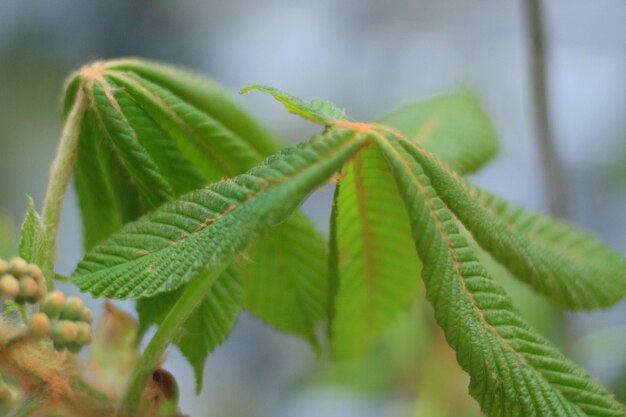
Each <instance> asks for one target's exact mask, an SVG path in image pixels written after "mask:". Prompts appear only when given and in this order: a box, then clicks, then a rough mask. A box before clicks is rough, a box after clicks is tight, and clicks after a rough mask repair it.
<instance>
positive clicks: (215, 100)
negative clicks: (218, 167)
mask: <svg viewBox="0 0 626 417" xmlns="http://www.w3.org/2000/svg"><path fill="white" fill-rule="evenodd" d="M102 65H103V67H104V68H106V69H109V70H117V71H122V72H130V73H134V74H137V75H139V76H140V77H142V78H143V79H145V80H148V81H150V82H151V83H153V84H156V85H159V86H161V87H163V88H165V89H167V90H169V91H171V92H172V93H173V94H175V95H176V96H178V97H180V99H181V100H183V101H185V102H187V103H189V104H191V105H192V106H194V107H196V108H197V109H198V110H200V111H202V112H203V113H205V114H208V115H210V116H211V117H212V118H214V119H215V120H217V121H219V122H220V123H221V124H222V125H224V126H225V127H226V128H227V129H229V130H230V131H232V132H233V133H235V134H236V135H237V136H238V137H240V138H242V139H243V140H245V141H246V142H247V143H248V144H249V145H250V146H252V147H253V148H254V149H255V150H256V151H257V152H258V153H259V154H260V155H265V156H267V155H271V154H274V153H276V152H278V151H280V149H281V148H282V145H281V144H280V143H279V142H278V140H277V139H276V138H275V137H274V136H273V135H271V134H270V133H269V132H268V131H267V130H266V129H265V128H263V127H262V126H261V125H260V124H259V123H258V122H257V121H256V120H254V119H253V118H252V117H251V116H250V115H249V114H248V113H247V112H245V111H243V110H242V109H241V108H240V107H239V106H238V105H237V104H235V102H234V101H233V100H232V99H231V97H230V94H229V93H228V92H227V91H225V89H224V88H222V87H221V86H219V85H218V84H216V83H214V82H211V81H209V80H207V79H206V78H204V77H201V76H199V75H196V74H193V73H189V72H187V71H185V70H183V69H180V68H177V67H173V66H171V65H165V64H161V63H158V62H154V61H149V60H145V59H138V58H120V59H113V60H110V61H106V62H104V63H103V64H102Z"/></svg>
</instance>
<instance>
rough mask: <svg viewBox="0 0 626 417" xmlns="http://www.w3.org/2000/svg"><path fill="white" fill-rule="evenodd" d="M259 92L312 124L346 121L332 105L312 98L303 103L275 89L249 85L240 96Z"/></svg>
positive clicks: (339, 110)
mask: <svg viewBox="0 0 626 417" xmlns="http://www.w3.org/2000/svg"><path fill="white" fill-rule="evenodd" d="M253 90H257V91H261V92H263V93H268V94H270V95H271V96H272V97H274V98H275V99H276V100H278V101H280V102H281V103H282V104H283V105H284V106H285V108H286V109H287V111H289V112H290V113H293V114H297V115H298V116H301V117H304V118H305V119H308V120H310V121H312V122H315V123H319V124H323V125H325V126H329V125H332V124H333V122H336V121H337V120H346V119H347V118H348V116H346V112H345V111H343V110H341V109H340V108H338V107H335V105H334V104H332V103H330V102H328V101H325V100H320V99H319V98H314V99H313V100H311V101H304V100H302V99H299V98H298V97H294V96H292V95H290V94H287V93H285V92H284V91H280V90H278V89H277V88H273V87H268V86H265V85H251V86H249V87H245V88H243V89H242V90H241V94H245V93H247V92H249V91H253Z"/></svg>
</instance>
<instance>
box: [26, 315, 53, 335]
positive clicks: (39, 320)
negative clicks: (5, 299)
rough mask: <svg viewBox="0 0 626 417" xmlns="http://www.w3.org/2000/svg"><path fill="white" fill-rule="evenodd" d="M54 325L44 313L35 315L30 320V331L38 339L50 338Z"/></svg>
mask: <svg viewBox="0 0 626 417" xmlns="http://www.w3.org/2000/svg"><path fill="white" fill-rule="evenodd" d="M51 327H52V323H50V319H49V318H48V316H46V315H45V314H44V313H35V314H33V316H32V317H31V318H30V331H31V333H32V335H33V336H35V337H36V338H37V339H42V338H44V337H48V336H50V330H51Z"/></svg>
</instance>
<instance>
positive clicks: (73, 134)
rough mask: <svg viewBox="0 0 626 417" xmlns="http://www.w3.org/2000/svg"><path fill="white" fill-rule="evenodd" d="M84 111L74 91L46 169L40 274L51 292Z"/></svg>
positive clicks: (81, 99) (82, 100)
mask: <svg viewBox="0 0 626 417" xmlns="http://www.w3.org/2000/svg"><path fill="white" fill-rule="evenodd" d="M86 108H87V100H86V99H85V96H84V94H83V92H82V89H80V88H79V89H78V92H77V94H76V99H75V100H74V105H73V106H72V109H71V111H70V113H69V115H68V116H67V119H66V121H65V125H64V127H63V132H62V133H61V139H60V141H59V145H58V147H57V154H56V156H55V158H54V161H53V162H52V167H51V168H50V180H49V181H48V189H47V190H46V197H45V199H44V203H43V209H42V220H43V224H44V230H45V237H44V242H43V248H42V257H43V260H42V265H41V268H42V270H43V273H44V275H45V277H46V279H47V280H48V289H52V288H54V257H55V241H56V235H57V229H58V226H59V219H60V217H61V208H62V207H63V200H64V199H65V191H66V189H67V184H68V183H69V181H70V178H71V176H72V171H73V169H74V163H75V162H76V148H77V146H78V137H79V135H80V125H81V121H82V119H83V115H84V114H85V110H86Z"/></svg>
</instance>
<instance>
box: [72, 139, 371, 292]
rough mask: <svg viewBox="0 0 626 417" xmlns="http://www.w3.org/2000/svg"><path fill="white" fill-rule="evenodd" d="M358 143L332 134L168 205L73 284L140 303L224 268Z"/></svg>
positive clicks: (81, 270)
mask: <svg viewBox="0 0 626 417" xmlns="http://www.w3.org/2000/svg"><path fill="white" fill-rule="evenodd" d="M362 140H363V139H362V138H361V137H360V136H355V135H354V134H352V133H338V132H337V131H334V130H333V131H329V132H327V133H326V134H324V135H321V136H318V137H315V138H313V139H312V140H310V141H308V142H305V143H304V144H302V145H301V146H300V147H298V148H296V149H287V150H285V151H283V152H282V153H281V154H279V155H277V156H274V157H272V158H269V159H268V160H267V161H266V163H265V164H263V165H261V166H259V167H256V168H254V169H252V170H250V171H249V172H248V173H247V174H243V175H240V176H238V177H235V178H234V179H232V180H228V181H222V182H220V183H216V184H213V185H210V186H208V187H207V188H205V189H202V190H198V191H195V192H192V193H190V194H188V195H186V196H184V197H183V198H181V199H179V200H176V201H173V202H170V203H166V204H165V205H163V206H161V207H160V208H159V209H158V210H155V211H153V212H152V213H150V214H148V215H146V216H144V217H143V218H142V219H140V220H139V221H137V222H135V223H131V224H129V225H127V226H126V227H125V228H124V229H123V230H122V232H120V233H118V234H116V235H114V236H113V237H111V238H110V239H107V240H106V241H105V242H103V243H102V244H99V245H97V246H96V247H95V248H94V249H93V250H92V251H91V252H90V253H89V254H87V255H86V257H85V258H84V260H83V261H82V262H81V263H80V264H79V266H78V268H77V270H76V272H75V273H74V275H73V277H72V280H73V282H74V283H76V285H77V286H78V287H79V288H80V289H82V290H83V291H89V292H91V293H92V294H94V295H96V296H105V297H109V298H142V297H150V296H153V295H156V294H158V293H160V292H165V291H172V290H174V289H176V288H178V287H180V286H181V285H183V284H184V283H185V282H188V281H190V280H192V279H194V278H196V277H198V276H202V275H204V274H207V273H208V272H209V271H211V270H213V269H217V268H219V267H222V266H223V265H225V264H227V263H229V262H230V261H231V260H232V258H233V256H234V255H235V254H237V253H238V252H240V251H242V250H243V249H244V248H245V247H246V246H247V245H248V244H249V243H250V242H251V241H252V240H254V238H256V237H257V236H258V234H259V233H261V232H262V231H263V230H265V229H266V228H267V227H270V226H272V225H274V224H276V223H278V222H279V221H281V220H283V219H284V218H286V217H287V216H288V215H289V214H290V213H291V212H292V211H293V210H295V209H296V208H297V206H298V205H299V204H300V203H301V201H302V200H303V199H304V198H305V197H306V196H307V194H308V193H310V192H311V191H312V190H313V189H315V187H317V186H319V185H320V184H322V183H324V181H326V180H327V179H328V177H329V176H330V175H332V173H333V172H334V171H336V170H337V169H338V168H339V167H340V166H341V164H343V162H345V160H346V159H348V158H349V157H350V156H351V155H352V154H353V153H354V152H355V151H356V149H357V148H358V147H359V146H360V145H361V142H362Z"/></svg>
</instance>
